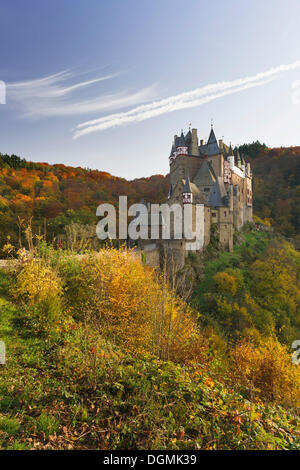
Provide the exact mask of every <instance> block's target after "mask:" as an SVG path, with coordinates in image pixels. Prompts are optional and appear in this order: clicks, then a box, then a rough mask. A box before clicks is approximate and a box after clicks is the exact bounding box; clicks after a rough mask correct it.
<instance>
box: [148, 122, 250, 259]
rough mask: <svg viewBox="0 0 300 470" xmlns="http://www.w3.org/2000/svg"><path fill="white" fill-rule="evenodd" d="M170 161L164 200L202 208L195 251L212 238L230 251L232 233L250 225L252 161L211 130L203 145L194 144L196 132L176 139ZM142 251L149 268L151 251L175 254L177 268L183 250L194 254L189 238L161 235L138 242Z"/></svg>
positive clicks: (189, 132) (153, 254) (183, 254)
mask: <svg viewBox="0 0 300 470" xmlns="http://www.w3.org/2000/svg"><path fill="white" fill-rule="evenodd" d="M169 163H170V189H169V195H168V200H167V201H166V202H167V203H168V204H169V205H172V204H174V203H177V204H180V205H181V206H183V205H184V204H192V206H193V208H194V207H196V205H201V206H202V211H201V213H200V217H201V220H200V230H201V234H199V235H200V236H199V237H198V242H197V243H198V246H197V250H203V248H204V247H206V246H207V245H208V244H209V243H210V241H211V239H212V237H214V239H215V240H217V242H218V244H219V247H220V249H222V250H228V251H231V250H232V249H233V234H234V231H235V230H240V229H241V228H242V227H243V225H244V224H245V223H246V222H248V221H249V222H251V221H252V173H251V168H250V163H246V162H245V159H244V156H243V155H240V154H239V151H238V149H236V150H235V152H233V150H232V147H231V145H230V146H227V145H225V143H224V142H223V140H219V141H217V139H216V137H215V133H214V130H213V126H211V130H210V135H209V138H208V140H207V142H205V141H204V140H200V142H199V141H198V136H197V129H192V130H190V129H189V131H188V132H187V134H185V135H184V133H183V132H181V135H180V136H177V135H175V136H174V141H173V144H172V148H171V153H170V156H169ZM152 238H153V237H152ZM140 247H141V249H142V250H143V251H144V252H145V253H146V255H147V253H148V254H149V256H148V258H149V264H155V262H154V259H155V252H156V255H157V253H158V252H159V251H160V252H161V250H162V248H163V249H164V251H166V250H167V251H169V252H172V253H173V254H174V255H176V259H177V260H178V262H179V264H180V265H183V264H184V258H185V256H186V254H187V252H188V251H189V250H191V249H193V250H195V245H192V244H191V243H190V242H189V241H188V240H186V239H184V238H182V239H181V240H177V239H175V238H174V237H173V236H172V235H171V237H170V239H169V240H162V239H160V237H159V238H158V239H157V240H153V239H152V240H141V244H140ZM151 252H153V253H152V255H151ZM151 256H152V258H153V261H150V260H151Z"/></svg>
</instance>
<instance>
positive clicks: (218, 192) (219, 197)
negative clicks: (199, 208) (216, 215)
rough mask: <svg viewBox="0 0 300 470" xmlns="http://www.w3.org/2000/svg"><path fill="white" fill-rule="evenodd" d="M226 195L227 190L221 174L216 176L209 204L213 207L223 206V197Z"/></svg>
mask: <svg viewBox="0 0 300 470" xmlns="http://www.w3.org/2000/svg"><path fill="white" fill-rule="evenodd" d="M226 196H227V192H226V189H225V186H224V181H223V178H222V177H221V176H218V178H217V181H216V182H215V184H214V187H213V189H212V191H211V193H210V197H209V201H208V203H209V205H210V206H213V207H222V206H225V205H226V204H225V201H224V198H225V197H226Z"/></svg>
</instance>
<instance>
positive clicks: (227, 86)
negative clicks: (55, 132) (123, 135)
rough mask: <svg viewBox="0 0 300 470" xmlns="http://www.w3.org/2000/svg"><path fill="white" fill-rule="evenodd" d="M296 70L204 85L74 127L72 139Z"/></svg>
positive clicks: (291, 67)
mask: <svg viewBox="0 0 300 470" xmlns="http://www.w3.org/2000/svg"><path fill="white" fill-rule="evenodd" d="M299 67H300V61H296V62H293V63H291V64H285V65H280V66H278V67H273V68H271V69H269V70H267V71H265V72H260V73H257V74H256V75H252V76H247V77H243V78H238V79H236V80H232V81H222V82H218V83H213V84H209V85H205V86H203V87H201V88H197V89H195V90H192V91H188V92H184V93H180V94H178V95H175V96H170V97H168V98H165V99H161V100H159V101H154V102H152V103H148V104H144V105H140V106H137V107H135V108H133V109H131V110H129V111H127V112H120V113H114V114H109V115H107V116H104V117H101V118H99V119H94V120H90V121H86V122H83V123H81V124H79V125H78V126H77V127H76V129H75V130H74V133H73V138H74V139H77V138H78V137H81V136H83V135H87V134H91V133H93V132H99V131H103V130H105V129H109V128H111V127H117V126H122V125H127V124H130V123H134V122H140V121H144V120H146V119H150V118H152V117H155V116H159V115H162V114H165V113H170V112H173V111H178V110H181V109H186V108H192V107H195V106H200V105H202V104H205V103H208V102H209V101H212V100H215V99H217V98H221V97H223V96H226V95H230V94H233V93H238V92H240V91H243V90H247V89H249V88H253V87H257V86H262V85H265V84H267V83H269V82H270V81H272V80H274V79H275V78H278V77H279V76H280V75H281V74H283V73H285V72H288V71H291V70H294V69H297V68H299Z"/></svg>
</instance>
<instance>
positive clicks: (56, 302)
mask: <svg viewBox="0 0 300 470" xmlns="http://www.w3.org/2000/svg"><path fill="white" fill-rule="evenodd" d="M11 293H12V295H13V297H14V298H15V299H16V300H17V301H18V302H20V303H21V305H22V307H23V310H24V316H23V320H24V321H25V324H26V326H27V327H29V328H30V329H31V330H34V331H36V332H37V333H41V332H44V333H45V332H48V333H49V332H50V331H51V329H52V328H53V327H54V326H55V325H56V324H57V322H58V320H59V318H60V316H61V313H62V287H61V280H60V278H59V277H58V275H57V273H56V271H55V270H54V269H53V268H51V267H50V266H48V265H47V263H46V262H45V261H41V260H31V261H29V262H28V263H27V264H25V265H23V267H21V270H20V271H19V273H18V274H17V276H16V281H15V283H14V284H13V285H12V288H11Z"/></svg>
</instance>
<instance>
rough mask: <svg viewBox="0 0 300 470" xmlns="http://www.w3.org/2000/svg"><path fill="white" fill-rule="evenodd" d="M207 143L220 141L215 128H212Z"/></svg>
mask: <svg viewBox="0 0 300 470" xmlns="http://www.w3.org/2000/svg"><path fill="white" fill-rule="evenodd" d="M207 143H208V144H217V143H218V142H217V139H216V136H215V133H214V130H213V128H211V131H210V134H209V138H208V141H207Z"/></svg>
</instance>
